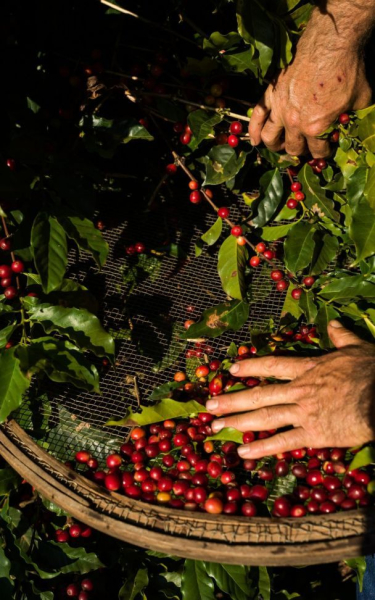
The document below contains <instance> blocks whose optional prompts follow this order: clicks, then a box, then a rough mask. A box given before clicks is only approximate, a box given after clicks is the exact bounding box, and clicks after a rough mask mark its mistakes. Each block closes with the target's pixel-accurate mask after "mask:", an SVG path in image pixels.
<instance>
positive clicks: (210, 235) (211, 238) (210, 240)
mask: <svg viewBox="0 0 375 600" xmlns="http://www.w3.org/2000/svg"><path fill="white" fill-rule="evenodd" d="M222 230H223V220H222V219H221V218H220V217H219V218H218V219H217V220H216V221H215V223H214V224H213V225H212V226H211V227H210V228H209V230H208V231H206V233H204V234H203V235H202V236H201V239H202V240H203V241H204V242H206V244H208V245H209V246H213V244H215V242H217V240H218V239H219V237H220V236H221V232H222Z"/></svg>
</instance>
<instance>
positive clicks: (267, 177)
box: [251, 169, 284, 227]
mask: <svg viewBox="0 0 375 600" xmlns="http://www.w3.org/2000/svg"><path fill="white" fill-rule="evenodd" d="M259 184H260V187H261V190H262V195H261V197H260V199H259V201H257V207H256V211H257V215H256V217H255V218H253V219H252V220H251V224H252V225H253V226H254V227H263V226H264V225H266V223H268V221H269V220H270V219H271V218H272V217H273V215H274V214H275V212H276V210H277V208H278V206H279V204H280V202H281V199H282V197H283V192H284V187H283V180H282V177H281V175H280V171H279V169H274V170H273V171H267V172H266V173H264V175H262V177H261V178H260V181H259Z"/></svg>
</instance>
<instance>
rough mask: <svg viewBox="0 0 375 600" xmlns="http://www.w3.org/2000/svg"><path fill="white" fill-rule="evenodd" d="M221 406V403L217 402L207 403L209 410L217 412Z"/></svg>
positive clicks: (210, 401)
mask: <svg viewBox="0 0 375 600" xmlns="http://www.w3.org/2000/svg"><path fill="white" fill-rule="evenodd" d="M218 406H219V403H218V401H217V400H209V401H208V402H207V403H206V408H207V410H216V408H217V407H218Z"/></svg>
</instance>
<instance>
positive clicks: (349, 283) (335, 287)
mask: <svg viewBox="0 0 375 600" xmlns="http://www.w3.org/2000/svg"><path fill="white" fill-rule="evenodd" d="M319 293H320V295H321V296H323V298H326V299H327V300H335V301H336V302H337V301H339V302H345V301H347V300H351V299H352V298H355V297H356V296H358V297H360V298H374V297H375V284H374V283H372V282H371V281H367V280H366V279H365V278H364V276H363V275H346V276H344V277H337V278H335V279H333V280H332V281H331V282H330V283H329V284H328V285H326V286H324V287H323V289H322V290H321V292H319Z"/></svg>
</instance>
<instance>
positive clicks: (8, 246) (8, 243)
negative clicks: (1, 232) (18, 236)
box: [0, 238, 12, 250]
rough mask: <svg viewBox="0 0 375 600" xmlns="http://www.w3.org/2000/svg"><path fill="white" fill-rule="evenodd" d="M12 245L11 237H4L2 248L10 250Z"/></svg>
mask: <svg viewBox="0 0 375 600" xmlns="http://www.w3.org/2000/svg"><path fill="white" fill-rule="evenodd" d="M11 247H12V244H11V241H10V238H3V239H2V240H0V248H1V250H10V249H11Z"/></svg>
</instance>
